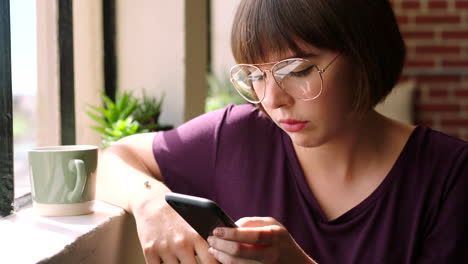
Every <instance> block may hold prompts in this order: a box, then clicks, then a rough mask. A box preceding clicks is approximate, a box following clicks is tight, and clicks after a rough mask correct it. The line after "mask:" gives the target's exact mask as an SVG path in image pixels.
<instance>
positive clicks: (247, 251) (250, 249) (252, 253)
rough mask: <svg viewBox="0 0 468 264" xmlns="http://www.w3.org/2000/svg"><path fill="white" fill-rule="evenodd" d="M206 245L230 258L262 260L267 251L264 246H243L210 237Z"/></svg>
mask: <svg viewBox="0 0 468 264" xmlns="http://www.w3.org/2000/svg"><path fill="white" fill-rule="evenodd" d="M208 243H209V245H210V246H211V247H212V248H214V249H217V250H219V251H222V252H224V253H227V254H229V255H231V256H235V257H239V258H246V259H255V260H262V259H263V256H264V255H265V251H266V249H267V247H265V246H258V245H251V244H243V243H238V242H234V241H229V240H224V239H221V238H217V237H212V236H211V237H209V238H208Z"/></svg>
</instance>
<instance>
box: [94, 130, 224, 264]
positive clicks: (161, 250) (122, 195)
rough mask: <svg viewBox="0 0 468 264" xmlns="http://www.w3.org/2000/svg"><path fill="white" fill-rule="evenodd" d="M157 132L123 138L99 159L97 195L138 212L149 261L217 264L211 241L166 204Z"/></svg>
mask: <svg viewBox="0 0 468 264" xmlns="http://www.w3.org/2000/svg"><path fill="white" fill-rule="evenodd" d="M155 136H156V134H155V133H148V134H138V135H134V136H130V137H127V138H124V139H122V140H120V141H118V142H117V143H116V144H114V145H112V146H111V147H109V148H108V149H106V150H105V151H104V152H103V153H101V154H100V157H99V165H98V173H97V198H98V199H100V200H103V201H106V202H108V203H112V204H114V205H117V206H120V207H122V208H123V209H125V210H126V211H127V212H129V213H131V214H133V216H134V217H135V222H136V224H137V231H138V236H139V239H140V243H141V246H142V249H143V253H144V255H145V259H146V262H147V263H161V262H162V261H163V262H164V263H179V261H180V262H182V263H189V264H196V257H195V255H197V256H198V258H199V259H200V260H201V261H202V263H210V264H211V263H217V261H216V260H215V259H214V258H213V257H212V256H211V255H210V254H209V253H208V247H209V246H208V244H207V243H206V241H205V240H203V239H202V238H201V237H200V236H199V235H198V234H197V233H196V232H195V231H194V230H193V229H192V228H191V227H190V226H189V225H188V224H187V223H186V222H185V221H184V220H183V219H182V218H181V217H179V215H178V214H177V213H176V212H175V211H174V210H172V208H170V206H169V205H168V204H167V203H166V201H165V198H164V194H165V193H166V192H169V191H170V190H169V188H168V187H166V186H165V185H164V184H163V177H162V175H161V172H160V170H159V166H158V164H157V162H156V160H155V158H154V155H153V151H152V145H153V139H154V138H155Z"/></svg>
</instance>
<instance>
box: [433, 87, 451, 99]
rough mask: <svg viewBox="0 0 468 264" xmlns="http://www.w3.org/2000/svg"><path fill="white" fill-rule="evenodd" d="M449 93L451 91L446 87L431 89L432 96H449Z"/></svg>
mask: <svg viewBox="0 0 468 264" xmlns="http://www.w3.org/2000/svg"><path fill="white" fill-rule="evenodd" d="M448 95H449V91H448V90H446V89H431V90H430V91H429V96H430V97H447V96H448Z"/></svg>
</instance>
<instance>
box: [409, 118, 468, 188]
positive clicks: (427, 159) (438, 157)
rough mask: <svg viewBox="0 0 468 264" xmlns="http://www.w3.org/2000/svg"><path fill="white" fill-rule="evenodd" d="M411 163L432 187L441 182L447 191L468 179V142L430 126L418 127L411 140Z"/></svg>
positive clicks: (420, 178) (422, 180) (440, 184)
mask: <svg viewBox="0 0 468 264" xmlns="http://www.w3.org/2000/svg"><path fill="white" fill-rule="evenodd" d="M408 145H409V146H408V150H409V153H411V155H407V157H409V158H408V159H407V161H408V162H407V165H408V166H412V167H413V168H414V169H416V170H417V172H418V175H419V177H418V179H419V180H420V181H421V182H420V183H422V182H426V183H428V184H429V185H430V186H429V188H431V189H432V190H434V189H433V188H434V187H435V186H440V187H442V189H440V190H441V191H442V193H444V194H447V193H448V192H449V190H450V189H451V188H452V186H454V185H455V184H463V185H464V184H466V183H468V142H466V141H463V140H461V139H458V138H455V137H452V136H449V135H446V134H444V133H442V132H439V131H435V130H432V129H430V128H427V127H421V126H419V127H417V128H416V129H415V131H414V132H413V134H412V135H411V141H410V142H409V144H408Z"/></svg>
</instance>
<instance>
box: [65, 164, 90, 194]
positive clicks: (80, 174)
mask: <svg viewBox="0 0 468 264" xmlns="http://www.w3.org/2000/svg"><path fill="white" fill-rule="evenodd" d="M68 168H69V169H70V171H72V172H76V174H75V175H76V181H75V188H74V189H73V191H71V192H70V193H68V194H67V198H68V200H69V201H78V200H79V198H80V196H81V195H82V194H83V191H84V188H85V185H86V166H85V164H84V162H83V161H82V160H80V159H73V160H70V162H69V163H68Z"/></svg>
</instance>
